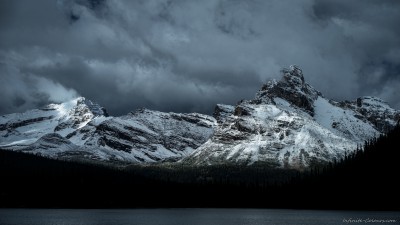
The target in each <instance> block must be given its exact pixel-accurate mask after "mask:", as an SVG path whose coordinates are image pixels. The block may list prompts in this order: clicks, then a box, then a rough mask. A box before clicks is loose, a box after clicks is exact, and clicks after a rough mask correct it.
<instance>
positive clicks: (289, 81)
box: [256, 66, 322, 116]
mask: <svg viewBox="0 0 400 225" xmlns="http://www.w3.org/2000/svg"><path fill="white" fill-rule="evenodd" d="M282 75H283V76H282V79H281V80H280V81H278V82H276V81H270V82H268V83H267V84H265V85H264V86H263V87H262V88H261V90H260V91H259V92H258V93H257V96H256V100H259V101H260V102H265V100H263V99H265V98H269V101H271V99H272V98H275V97H279V98H282V99H285V100H286V101H288V102H290V103H291V104H293V105H295V106H297V107H299V108H301V109H303V110H305V111H307V112H308V113H309V114H310V115H311V116H313V115H314V106H313V104H314V101H315V100H316V99H317V98H318V96H322V95H321V93H320V92H318V91H317V90H315V89H314V88H313V87H311V86H310V85H309V84H307V83H306V82H305V81H304V76H303V72H302V71H301V69H300V68H298V67H297V66H290V69H284V70H282Z"/></svg>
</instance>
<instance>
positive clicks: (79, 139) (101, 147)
mask: <svg viewBox="0 0 400 225" xmlns="http://www.w3.org/2000/svg"><path fill="white" fill-rule="evenodd" d="M215 125H216V120H215V119H214V118H213V117H211V116H207V115H201V114H197V113H190V114H180V113H163V112H157V111H152V110H148V109H140V110H137V111H135V112H133V113H130V114H128V115H126V116H121V117H109V116H108V114H107V112H106V110H105V109H104V108H103V107H101V106H99V105H98V104H95V103H93V102H92V101H90V100H88V99H85V98H82V97H80V98H77V99H75V100H72V101H70V102H66V103H62V104H51V105H48V106H46V107H45V108H43V109H38V110H31V111H27V112H25V113H22V114H10V115H5V116H2V117H1V120H0V132H1V133H0V135H1V136H0V147H1V148H6V149H12V150H18V151H25V152H31V153H38V154H41V155H45V156H50V157H54V158H60V157H67V158H69V157H70V156H72V155H76V156H78V155H81V156H84V157H86V158H89V159H96V160H112V161H122V162H160V161H176V160H179V159H181V158H182V157H184V156H186V155H188V154H189V153H191V152H192V151H193V150H194V149H196V148H197V147H199V146H200V145H201V144H203V143H204V142H206V141H207V140H208V138H209V137H210V136H211V135H212V133H213V129H214V126H215ZM50 143H52V144H50ZM57 146H58V147H57Z"/></svg>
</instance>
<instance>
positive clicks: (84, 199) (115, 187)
mask: <svg viewBox="0 0 400 225" xmlns="http://www.w3.org/2000/svg"><path fill="white" fill-rule="evenodd" d="M399 159H400V127H399V126H397V127H396V128H395V129H393V130H392V131H390V132H388V133H387V134H386V135H382V136H381V137H378V138H376V139H373V140H370V141H367V142H365V144H364V145H363V146H359V147H358V148H357V151H354V152H353V153H351V154H347V155H346V157H345V158H344V159H342V160H341V161H338V162H334V163H330V164H328V165H323V166H315V167H313V168H311V169H310V170H308V171H303V172H299V171H296V170H288V169H276V168H271V167H268V166H265V165H262V164H257V165H253V166H247V167H245V166H237V165H220V166H202V167H192V166H188V165H172V164H170V165H168V164H167V165H162V166H159V165H152V166H138V165H131V166H120V167H117V166H110V165H106V164H88V163H82V162H68V161H58V160H53V159H48V158H43V157H40V156H35V155H30V154H25V153H18V152H12V151H6V150H0V180H1V185H0V207H50V208H56V207H68V208H104V207H106V208H108V207H129V208H136V207H266V208H299V209H306V208H307V209H360V210H400V194H399V190H400V185H399V182H398V181H399V177H400V176H399V171H400V164H399V162H398V160H399Z"/></svg>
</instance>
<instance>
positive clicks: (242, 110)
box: [0, 66, 400, 169]
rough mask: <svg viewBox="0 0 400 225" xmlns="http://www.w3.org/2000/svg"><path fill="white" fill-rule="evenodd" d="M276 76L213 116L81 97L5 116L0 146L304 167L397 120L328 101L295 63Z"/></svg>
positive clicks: (390, 113)
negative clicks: (116, 107)
mask: <svg viewBox="0 0 400 225" xmlns="http://www.w3.org/2000/svg"><path fill="white" fill-rule="evenodd" d="M281 74H282V78H281V79H280V80H279V81H276V80H272V81H269V82H267V83H266V84H264V85H263V86H262V88H261V89H260V90H259V91H258V92H257V93H256V96H255V98H254V99H252V100H242V101H240V102H238V103H237V105H235V106H230V105H222V104H218V105H217V106H216V107H215V111H214V114H213V116H214V117H212V116H209V115H202V114H199V113H173V112H170V113H166V112H159V111H154V110H150V109H145V108H141V109H137V110H135V111H133V112H131V113H128V114H127V115H123V116H119V117H111V116H108V114H107V111H106V110H105V109H104V108H103V107H101V106H100V105H98V104H96V103H94V102H93V101H91V100H89V99H86V98H84V97H79V98H76V99H73V100H71V101H68V102H64V103H61V104H50V105H48V106H46V107H44V108H41V109H34V110H29V111H27V112H24V113H14V114H9V115H4V116H1V117H0V147H1V148H5V149H10V150H18V151H24V152H31V153H36V154H41V155H45V156H49V157H54V158H67V159H72V158H73V159H81V158H88V159H90V160H104V161H109V162H118V163H120V162H130V163H131V162H134V163H155V162H165V161H169V162H171V161H180V162H183V163H190V164H224V163H236V164H244V165H249V164H254V163H263V164H268V165H270V166H280V167H289V168H297V169H302V168H306V167H308V166H311V165H313V164H315V163H321V162H328V161H333V160H335V159H339V158H341V157H343V156H344V155H345V153H346V152H350V151H353V150H355V149H356V146H357V144H362V143H363V142H364V141H365V140H368V139H370V138H373V137H376V136H377V135H379V134H381V133H382V132H386V131H387V130H389V129H391V128H393V127H394V126H395V125H396V123H397V122H398V121H399V119H400V112H399V111H398V110H395V109H393V108H391V107H390V106H389V105H388V104H387V103H385V102H384V101H383V100H381V99H378V98H375V97H361V98H358V99H356V100H354V101H343V102H336V101H333V100H329V99H327V98H325V97H324V96H323V95H322V94H321V93H320V92H319V91H317V90H316V89H315V88H313V87H312V86H311V85H309V84H308V83H307V82H306V79H305V76H304V75H303V71H302V70H301V69H300V68H299V67H298V66H290V67H289V69H283V70H282V71H281Z"/></svg>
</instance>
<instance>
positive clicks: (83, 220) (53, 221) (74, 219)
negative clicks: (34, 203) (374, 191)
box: [0, 209, 400, 225]
mask: <svg viewBox="0 0 400 225" xmlns="http://www.w3.org/2000/svg"><path fill="white" fill-rule="evenodd" d="M373 220H375V221H373ZM399 220H400V212H362V211H314V210H281V209H0V224H1V225H36V224H37V225H70V224H71V225H81V224H85V225H86V224H91V225H92V224H93V225H113V224H115V225H128V224H138V225H164V224H166V225H198V224H202V225H203V224H204V225H214V224H215V225H239V224H240V225H242V224H243V225H259V224H283V225H285V224H307V225H308V224H311V225H314V224H315V225H317V224H318V225H320V224H321V225H322V224H326V225H329V224H371V225H372V224H400V223H399V222H400V221H399Z"/></svg>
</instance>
